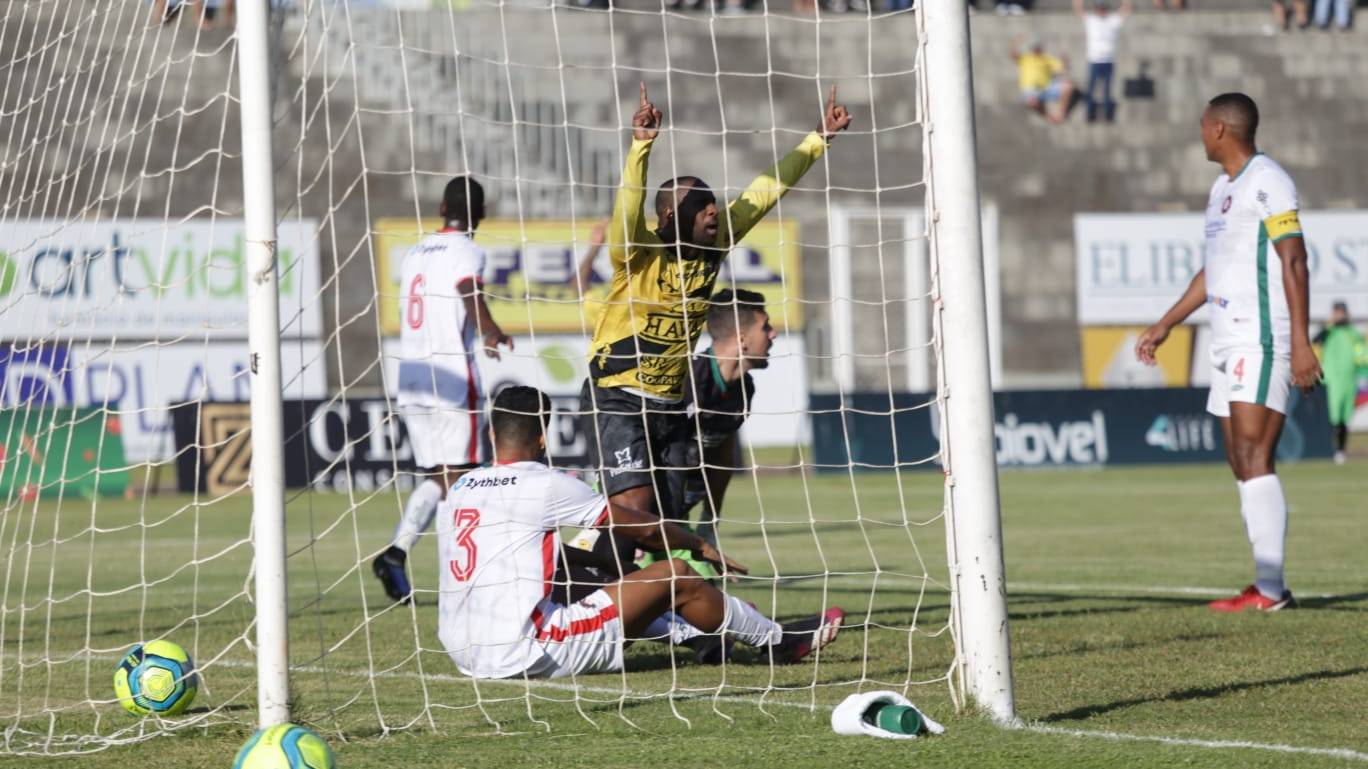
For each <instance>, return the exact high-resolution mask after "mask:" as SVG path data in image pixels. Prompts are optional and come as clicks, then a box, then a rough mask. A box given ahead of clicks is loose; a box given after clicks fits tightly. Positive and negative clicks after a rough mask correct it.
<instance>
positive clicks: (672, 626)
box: [646, 611, 703, 644]
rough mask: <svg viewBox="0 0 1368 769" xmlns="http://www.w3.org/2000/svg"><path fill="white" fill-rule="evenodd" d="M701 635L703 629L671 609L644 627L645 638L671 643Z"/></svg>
mask: <svg viewBox="0 0 1368 769" xmlns="http://www.w3.org/2000/svg"><path fill="white" fill-rule="evenodd" d="M701 635H703V631H702V630H699V629H698V628H696V627H694V626H693V625H690V624H689V623H688V622H685V621H684V618H683V617H680V616H679V615H678V614H675V613H674V612H672V611H667V612H665V613H664V614H662V615H660V616H659V617H656V618H655V620H654V621H653V622H651V624H650V625H648V626H647V627H646V638H648V639H650V640H652V641H669V642H670V643H672V644H682V643H684V642H685V641H687V640H689V639H690V638H696V637H697V636H701Z"/></svg>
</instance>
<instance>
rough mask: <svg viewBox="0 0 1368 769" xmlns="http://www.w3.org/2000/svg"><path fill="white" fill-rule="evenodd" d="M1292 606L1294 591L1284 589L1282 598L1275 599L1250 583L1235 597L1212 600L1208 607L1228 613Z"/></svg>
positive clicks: (1271, 609) (1273, 609)
mask: <svg viewBox="0 0 1368 769" xmlns="http://www.w3.org/2000/svg"><path fill="white" fill-rule="evenodd" d="M1289 606H1292V592H1291V591H1290V590H1284V591H1283V594H1282V598H1279V599H1277V600H1274V599H1272V598H1269V597H1267V596H1265V595H1264V594H1263V593H1260V592H1259V589H1258V588H1257V587H1254V586H1253V585H1250V586H1249V587H1247V588H1245V589H1244V590H1242V591H1240V594H1239V595H1237V596H1235V597H1233V598H1222V599H1221V600H1219V601H1212V602H1211V603H1209V604H1207V608H1209V609H1211V610H1212V611H1221V612H1227V613H1233V612H1240V611H1246V610H1253V611H1278V610H1279V609H1286V608H1288V607H1289Z"/></svg>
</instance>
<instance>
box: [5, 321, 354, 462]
mask: <svg viewBox="0 0 1368 769" xmlns="http://www.w3.org/2000/svg"><path fill="white" fill-rule="evenodd" d="M249 367H250V364H249V353H248V351H247V343H246V342H209V343H205V342H199V343H192V342H182V343H179V344H172V345H156V344H141V345H138V344H119V345H110V344H108V343H92V344H72V345H61V344H56V345H53V344H44V345H39V346H35V347H23V346H15V347H13V348H11V347H8V346H7V347H5V348H3V349H0V408H7V409H8V408H19V407H23V406H25V405H43V406H94V407H97V408H104V407H107V408H109V409H111V410H112V411H113V412H114V413H115V415H116V416H117V417H118V418H119V425H120V428H121V430H122V434H123V442H124V453H125V456H126V457H127V458H128V461H130V462H148V461H160V460H164V459H168V458H170V457H171V455H172V453H173V452H174V451H175V439H174V436H173V435H172V429H171V418H170V414H169V413H168V409H167V407H168V406H170V405H171V404H173V403H179V402H183V401H195V400H202V401H246V400H248V396H249V390H250V386H249V384H248V377H249V376H250V374H249V373H248V371H249ZM281 373H282V378H283V380H284V382H285V398H287V399H292V398H321V397H324V395H325V394H326V392H327V375H326V371H325V366H324V363H323V359H322V345H320V344H319V343H318V342H312V341H310V342H300V341H286V342H285V343H284V344H282V345H281Z"/></svg>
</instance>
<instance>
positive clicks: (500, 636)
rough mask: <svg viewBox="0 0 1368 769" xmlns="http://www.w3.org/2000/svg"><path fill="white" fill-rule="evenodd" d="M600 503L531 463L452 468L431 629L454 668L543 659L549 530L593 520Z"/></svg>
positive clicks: (552, 569)
mask: <svg viewBox="0 0 1368 769" xmlns="http://www.w3.org/2000/svg"><path fill="white" fill-rule="evenodd" d="M607 512H608V501H607V500H606V499H605V498H604V497H603V495H602V494H598V493H596V492H595V491H594V490H592V489H590V488H589V487H588V486H586V485H585V484H583V483H581V482H580V481H579V480H578V479H576V478H574V477H572V476H570V475H566V474H565V473H561V472H557V471H556V470H553V469H551V468H550V467H547V466H546V465H544V464H542V463H540V462H514V463H511V464H501V465H495V466H493V467H486V468H481V469H479V470H474V471H471V472H469V473H466V474H465V475H463V476H461V479H460V480H459V481H457V482H456V485H455V486H453V487H452V489H451V491H450V492H449V493H448V494H447V496H446V499H444V500H442V504H441V506H440V507H439V508H438V510H437V551H438V557H439V559H440V560H439V561H438V565H439V568H440V569H441V574H440V578H439V586H440V593H439V596H438V600H437V614H438V633H437V635H438V637H439V638H440V639H441V641H442V645H443V646H444V647H446V650H447V653H448V654H450V655H451V658H452V659H453V660H454V661H455V662H456V666H457V667H458V668H460V670H461V672H462V673H464V674H466V675H468V676H474V677H478V678H503V677H506V676H511V675H517V674H519V673H522V672H524V671H528V670H529V669H535V666H536V665H537V664H538V663H540V662H542V661H543V658H544V656H545V655H544V654H543V652H542V650H541V645H540V643H539V642H538V641H537V637H538V635H539V632H540V630H541V628H540V626H539V625H540V620H541V618H542V617H544V616H546V615H548V614H550V607H551V601H550V598H549V596H550V593H551V581H552V578H553V577H554V576H555V573H556V562H557V559H558V558H559V552H560V549H559V547H558V544H559V535H558V531H557V530H558V529H559V528H560V527H562V526H573V527H578V528H584V527H588V526H595V525H598V524H600V523H601V522H602V521H603V520H604V519H605V517H606V515H607Z"/></svg>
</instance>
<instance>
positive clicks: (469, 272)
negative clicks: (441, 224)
mask: <svg viewBox="0 0 1368 769" xmlns="http://www.w3.org/2000/svg"><path fill="white" fill-rule="evenodd" d="M484 270H485V250H484V249H483V248H480V247H479V246H477V245H474V244H471V245H470V247H469V248H462V249H458V250H457V251H456V253H455V254H454V255H453V259H452V261H451V276H452V281H451V283H452V287H453V288H454V287H456V286H459V285H460V284H462V283H464V282H465V281H467V280H471V279H474V281H475V282H476V283H484Z"/></svg>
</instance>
